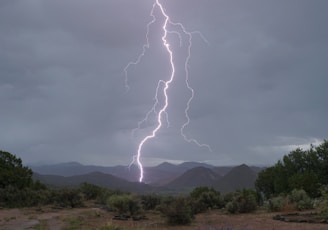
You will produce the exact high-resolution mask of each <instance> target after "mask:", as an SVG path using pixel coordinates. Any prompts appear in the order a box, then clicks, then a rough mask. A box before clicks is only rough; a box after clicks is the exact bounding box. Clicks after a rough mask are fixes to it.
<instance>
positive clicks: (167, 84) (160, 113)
mask: <svg viewBox="0 0 328 230" xmlns="http://www.w3.org/2000/svg"><path fill="white" fill-rule="evenodd" d="M156 7H158V8H159V10H160V13H161V14H162V16H163V17H164V18H165V20H164V23H163V26H162V29H163V33H164V34H163V36H162V41H163V46H164V47H165V49H166V51H167V53H168V55H169V60H170V66H171V74H170V77H169V79H168V80H167V81H164V80H160V81H159V82H158V84H157V88H156V93H155V98H154V100H155V103H154V104H153V106H152V108H151V109H150V110H149V111H148V113H147V114H146V116H145V118H144V119H143V120H141V121H140V122H139V123H138V128H140V126H141V124H142V123H144V122H146V121H147V120H148V118H149V116H150V114H151V113H154V114H157V126H156V127H155V128H154V129H153V130H152V132H151V134H149V135H147V136H145V137H144V138H143V139H142V140H141V141H140V143H139V145H138V150H137V154H136V155H135V156H134V157H133V161H132V162H131V164H133V163H135V162H136V163H137V165H138V167H139V169H140V177H139V181H140V182H142V181H143V177H144V169H143V165H142V163H141V160H140V158H141V152H142V148H143V147H144V145H145V144H146V142H147V141H149V140H150V139H152V138H154V137H155V136H156V133H157V132H158V131H159V130H160V128H161V127H162V124H163V123H162V117H163V114H164V115H166V121H167V124H168V125H169V121H168V114H167V112H166V109H167V107H168V105H169V101H168V93H167V90H168V89H169V88H170V84H171V83H172V82H173V80H174V77H175V65H174V61H173V51H172V50H171V48H170V44H169V42H168V41H167V34H168V33H175V34H177V35H178V37H179V39H180V46H182V38H181V34H180V33H179V32H177V31H170V30H168V28H167V25H168V24H170V25H173V26H178V27H179V28H180V29H181V30H182V31H183V33H184V35H186V36H187V37H188V51H187V57H186V61H185V66H184V68H185V73H186V79H185V84H186V86H187V88H188V90H189V91H190V93H191V96H190V98H189V100H188V102H187V106H186V108H185V111H184V112H185V117H186V120H187V121H186V122H185V123H184V124H183V125H182V127H181V129H180V133H181V135H182V136H183V138H184V140H185V141H187V142H193V143H195V144H197V145H198V146H200V147H207V148H208V149H209V150H210V151H212V150H211V148H210V146H209V145H207V144H200V143H199V142H198V141H197V140H195V139H192V138H188V137H187V136H186V134H185V133H184V129H185V128H186V127H187V126H188V125H189V123H190V117H189V115H188V111H189V108H190V103H191V101H192V100H193V98H194V90H193V88H192V87H191V86H190V84H189V71H188V63H189V59H190V53H191V46H192V41H191V40H192V33H198V34H199V35H200V36H201V38H202V39H203V40H204V41H205V42H206V43H208V42H207V41H206V39H205V38H204V37H203V36H202V34H201V33H199V32H197V31H196V32H188V31H187V30H186V29H185V28H184V26H183V25H182V24H181V23H173V22H172V21H171V20H170V18H169V16H168V15H167V14H166V12H165V9H164V7H163V5H162V4H161V3H160V1H159V0H155V3H154V4H153V7H152V10H151V14H150V15H151V16H152V18H153V19H152V21H150V22H149V23H148V24H147V33H146V44H144V45H143V51H142V53H141V54H140V55H139V56H138V58H137V59H136V61H133V62H129V63H128V65H127V66H126V67H125V68H124V72H125V87H126V89H127V90H129V86H128V77H127V75H128V69H129V67H130V66H131V65H137V64H138V63H139V62H140V61H141V58H142V57H143V56H144V55H145V53H146V49H148V48H149V47H150V45H149V37H148V35H149V31H150V25H152V24H153V23H154V22H155V21H156V17H155V15H154V10H155V8H156ZM161 85H163V86H164V87H163V89H162V92H163V95H164V104H163V106H162V108H161V109H160V110H159V111H158V112H157V111H156V107H157V105H158V92H159V89H160V88H161ZM138 128H137V129H138ZM135 130H136V129H135ZM135 130H133V132H134V131H135ZM131 164H130V165H131Z"/></svg>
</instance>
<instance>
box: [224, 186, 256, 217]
mask: <svg viewBox="0 0 328 230" xmlns="http://www.w3.org/2000/svg"><path fill="white" fill-rule="evenodd" d="M229 199H230V201H229V200H227V198H226V201H227V203H226V205H225V208H226V210H227V211H228V212H229V213H248V212H252V211H254V210H256V207H257V202H256V192H255V191H253V190H249V189H243V190H241V191H236V192H235V193H233V194H232V195H231V194H230V195H229Z"/></svg>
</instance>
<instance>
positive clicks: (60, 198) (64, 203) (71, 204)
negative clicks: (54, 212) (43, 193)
mask: <svg viewBox="0 0 328 230" xmlns="http://www.w3.org/2000/svg"><path fill="white" fill-rule="evenodd" d="M52 196H53V198H52V199H53V200H52V203H53V204H54V205H57V206H59V207H63V208H77V207H82V206H84V204H83V194H82V193H81V190H80V189H78V188H62V189H57V190H53V194H52Z"/></svg>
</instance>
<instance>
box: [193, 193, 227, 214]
mask: <svg viewBox="0 0 328 230" xmlns="http://www.w3.org/2000/svg"><path fill="white" fill-rule="evenodd" d="M190 198H191V201H190V202H191V205H192V211H193V213H194V214H197V213H201V212H204V211H206V210H208V209H215V208H222V207H223V206H224V205H223V198H222V197H221V194H220V192H219V191H216V190H215V189H213V188H208V187H197V188H195V189H194V190H193V191H192V192H191V193H190Z"/></svg>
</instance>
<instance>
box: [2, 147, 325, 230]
mask: <svg viewBox="0 0 328 230" xmlns="http://www.w3.org/2000/svg"><path fill="white" fill-rule="evenodd" d="M32 174H33V173H32V171H31V170H30V169H29V168H28V167H26V166H24V165H23V164H22V161H21V159H19V158H17V157H16V156H14V155H12V154H10V153H8V152H3V151H0V207H3V208H17V207H18V208H19V207H42V206H44V205H51V206H52V207H57V208H70V209H71V208H77V207H84V206H85V204H86V203H90V202H92V203H94V204H95V205H97V206H98V207H101V208H102V209H104V210H107V211H108V212H112V213H113V217H114V218H116V219H118V220H125V219H128V218H131V219H134V220H142V219H146V218H148V217H147V213H148V212H150V211H151V212H152V213H157V214H158V215H161V216H162V218H164V219H165V221H166V223H167V225H188V224H190V223H192V222H193V221H194V218H195V216H196V215H197V214H199V213H205V212H207V211H208V210H218V212H221V213H227V214H238V213H250V212H255V211H256V210H257V209H261V210H264V209H265V210H267V211H268V212H283V211H304V210H312V209H315V210H316V211H317V212H318V213H319V216H320V218H321V219H322V220H326V221H328V142H327V141H325V142H324V143H322V144H321V145H320V146H318V147H312V148H311V149H309V150H306V151H304V150H301V149H296V150H294V151H292V152H290V153H289V154H288V155H286V156H284V157H283V159H282V160H280V161H278V162H277V163H276V164H275V165H274V166H272V167H269V168H266V169H264V170H263V171H261V172H260V173H259V174H258V179H257V181H256V190H250V189H243V190H238V191H235V192H232V193H227V194H221V193H220V192H219V191H217V190H215V189H213V188H209V187H197V188H195V189H193V190H192V191H191V192H190V193H188V194H183V195H179V196H169V195H159V194H131V193H127V192H122V191H115V190H109V189H105V188H102V187H99V186H96V185H93V184H87V183H83V184H81V185H80V186H79V187H66V188H54V187H49V186H46V185H44V184H42V183H40V182H38V181H33V180H32ZM101 229H115V228H112V227H111V226H110V225H106V226H104V227H103V228H101ZM116 229H120V228H116Z"/></svg>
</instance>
